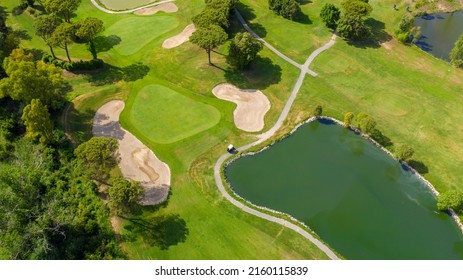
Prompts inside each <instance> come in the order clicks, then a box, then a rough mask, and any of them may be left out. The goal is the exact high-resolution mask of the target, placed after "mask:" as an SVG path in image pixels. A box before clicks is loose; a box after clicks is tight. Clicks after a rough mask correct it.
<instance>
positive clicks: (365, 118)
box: [355, 112, 376, 134]
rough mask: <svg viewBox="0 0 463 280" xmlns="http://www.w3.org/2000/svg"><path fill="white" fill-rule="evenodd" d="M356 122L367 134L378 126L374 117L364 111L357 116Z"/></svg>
mask: <svg viewBox="0 0 463 280" xmlns="http://www.w3.org/2000/svg"><path fill="white" fill-rule="evenodd" d="M355 122H356V126H357V127H358V128H359V129H360V130H361V131H362V132H363V133H366V134H370V133H372V132H373V131H374V129H375V128H376V121H375V120H374V119H373V117H371V116H369V115H367V114H366V113H364V112H360V113H359V114H358V115H357V116H356V117H355Z"/></svg>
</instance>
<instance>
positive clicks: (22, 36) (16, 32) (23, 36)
mask: <svg viewBox="0 0 463 280" xmlns="http://www.w3.org/2000/svg"><path fill="white" fill-rule="evenodd" d="M11 33H12V34H13V35H14V36H15V37H16V38H18V39H20V40H24V41H30V40H31V39H32V37H31V35H29V34H28V33H27V31H26V30H13V31H11Z"/></svg>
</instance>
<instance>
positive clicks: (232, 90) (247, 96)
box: [212, 83, 270, 132]
mask: <svg viewBox="0 0 463 280" xmlns="http://www.w3.org/2000/svg"><path fill="white" fill-rule="evenodd" d="M212 93H213V94H214V95H215V96H217V97H218V98H220V99H223V100H227V101H231V102H233V103H236V105H237V107H236V109H235V111H234V112H233V117H234V120H235V125H236V127H238V128H239V129H241V130H244V131H248V132H256V131H260V130H262V129H263V128H264V124H265V123H264V117H265V114H266V113H267V112H268V110H269V109H270V102H269V101H268V98H267V96H265V95H264V94H263V93H262V92H261V91H260V90H254V89H246V90H243V89H239V88H237V87H235V86H234V85H231V84H226V83H223V84H219V85H217V86H215V87H214V88H213V89H212Z"/></svg>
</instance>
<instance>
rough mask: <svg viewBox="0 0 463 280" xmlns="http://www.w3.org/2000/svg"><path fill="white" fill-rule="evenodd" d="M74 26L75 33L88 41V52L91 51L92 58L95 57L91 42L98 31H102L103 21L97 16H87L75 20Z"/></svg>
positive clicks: (93, 46) (95, 53)
mask: <svg viewBox="0 0 463 280" xmlns="http://www.w3.org/2000/svg"><path fill="white" fill-rule="evenodd" d="M74 26H75V29H76V33H75V35H76V36H77V37H79V38H80V39H81V40H84V41H85V42H88V43H89V49H90V52H91V53H92V56H93V58H94V59H96V58H97V52H96V49H95V45H94V43H93V39H95V37H96V35H98V33H100V32H101V31H103V29H104V26H103V21H102V20H100V19H98V18H94V17H87V18H84V19H82V20H79V21H78V22H76V23H75V24H74Z"/></svg>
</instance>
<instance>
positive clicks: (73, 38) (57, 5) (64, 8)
mask: <svg viewBox="0 0 463 280" xmlns="http://www.w3.org/2000/svg"><path fill="white" fill-rule="evenodd" d="M81 1H82V0H45V1H44V2H43V7H44V9H45V10H46V11H47V14H44V15H41V16H39V17H38V18H37V19H36V22H35V28H36V35H37V36H39V37H41V38H42V39H43V40H44V41H45V43H46V44H47V45H48V47H49V49H50V53H51V55H52V56H53V58H55V59H56V55H55V52H54V51H53V48H54V47H58V48H62V49H64V50H65V52H66V56H67V59H68V61H69V62H71V56H70V54H69V45H71V44H73V43H75V42H83V43H87V44H88V49H89V51H90V53H91V54H92V56H93V59H97V50H96V48H95V44H94V39H95V37H96V36H97V35H98V34H99V33H100V32H101V31H103V29H104V26H103V21H101V20H100V19H98V18H94V17H87V18H84V19H81V20H78V21H76V22H71V18H72V16H73V14H74V12H75V11H76V10H77V8H78V7H79V5H80V3H81Z"/></svg>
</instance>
